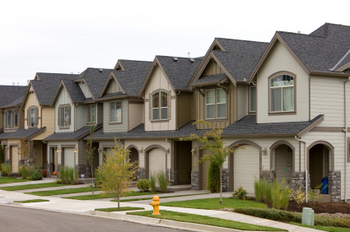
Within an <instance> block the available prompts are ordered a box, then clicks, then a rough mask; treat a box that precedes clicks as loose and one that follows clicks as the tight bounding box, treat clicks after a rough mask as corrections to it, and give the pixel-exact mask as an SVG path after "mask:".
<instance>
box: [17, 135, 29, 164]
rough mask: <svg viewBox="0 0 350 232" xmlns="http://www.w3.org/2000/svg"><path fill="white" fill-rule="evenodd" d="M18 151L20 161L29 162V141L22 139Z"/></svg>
mask: <svg viewBox="0 0 350 232" xmlns="http://www.w3.org/2000/svg"><path fill="white" fill-rule="evenodd" d="M19 145H20V149H19V152H18V155H20V156H21V159H22V160H25V161H27V162H28V161H29V141H27V140H25V139H22V140H21V142H20V144H19Z"/></svg>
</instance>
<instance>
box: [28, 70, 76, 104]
mask: <svg viewBox="0 0 350 232" xmlns="http://www.w3.org/2000/svg"><path fill="white" fill-rule="evenodd" d="M37 76H38V77H39V80H32V81H31V84H32V86H33V88H34V91H35V94H36V97H37V98H38V101H39V103H40V105H50V104H51V102H52V100H53V98H54V96H55V93H56V91H57V89H58V87H59V85H60V82H61V80H74V78H76V77H77V75H75V74H59V73H37Z"/></svg>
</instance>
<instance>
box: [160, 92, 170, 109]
mask: <svg viewBox="0 0 350 232" xmlns="http://www.w3.org/2000/svg"><path fill="white" fill-rule="evenodd" d="M161 93H162V98H161V102H160V107H167V106H168V94H167V93H166V92H161Z"/></svg>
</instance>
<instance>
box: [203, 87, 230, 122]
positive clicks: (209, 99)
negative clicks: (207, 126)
mask: <svg viewBox="0 0 350 232" xmlns="http://www.w3.org/2000/svg"><path fill="white" fill-rule="evenodd" d="M226 102H227V95H226V92H225V90H223V89H209V90H206V91H205V110H206V113H205V116H206V119H209V120H210V119H221V118H227V104H226Z"/></svg>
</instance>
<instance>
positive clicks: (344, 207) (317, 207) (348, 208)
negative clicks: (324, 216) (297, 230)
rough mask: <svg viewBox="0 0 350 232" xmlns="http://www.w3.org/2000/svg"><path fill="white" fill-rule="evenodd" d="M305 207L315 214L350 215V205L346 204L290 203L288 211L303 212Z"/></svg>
mask: <svg viewBox="0 0 350 232" xmlns="http://www.w3.org/2000/svg"><path fill="white" fill-rule="evenodd" d="M303 207H308V208H312V209H313V210H314V211H315V213H317V214H319V213H329V214H335V213H343V214H349V213H350V204H349V203H345V202H315V203H311V202H309V203H300V204H299V205H298V204H297V203H296V202H294V201H292V202H289V204H288V207H287V211H291V212H300V213H301V212H303Z"/></svg>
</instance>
